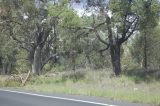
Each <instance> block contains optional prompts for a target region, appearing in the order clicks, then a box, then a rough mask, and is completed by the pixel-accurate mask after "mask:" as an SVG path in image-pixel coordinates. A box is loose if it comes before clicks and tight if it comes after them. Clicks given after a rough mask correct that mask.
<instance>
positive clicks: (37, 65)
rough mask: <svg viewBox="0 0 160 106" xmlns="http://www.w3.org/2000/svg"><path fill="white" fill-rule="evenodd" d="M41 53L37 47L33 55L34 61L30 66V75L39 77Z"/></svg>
mask: <svg viewBox="0 0 160 106" xmlns="http://www.w3.org/2000/svg"><path fill="white" fill-rule="evenodd" d="M41 51H42V48H41V47H40V46H37V48H36V49H35V53H34V60H33V64H32V73H33V74H36V75H40V74H41V73H42V72H41V71H42V70H41V67H42V64H41Z"/></svg>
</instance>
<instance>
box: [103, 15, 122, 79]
mask: <svg viewBox="0 0 160 106" xmlns="http://www.w3.org/2000/svg"><path fill="white" fill-rule="evenodd" d="M106 22H107V29H108V38H109V44H110V56H111V62H112V67H113V71H114V72H115V75H116V76H119V75H120V74H121V59H120V52H121V51H120V47H121V43H119V40H118V38H117V39H115V40H113V35H112V27H111V19H110V18H109V17H106Z"/></svg>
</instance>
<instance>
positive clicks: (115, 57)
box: [110, 44, 121, 76]
mask: <svg viewBox="0 0 160 106" xmlns="http://www.w3.org/2000/svg"><path fill="white" fill-rule="evenodd" d="M110 55H111V62H112V67H113V71H114V72H115V75H116V76H119V75H120V74H121V58H120V45H117V44H116V45H113V46H111V47H110Z"/></svg>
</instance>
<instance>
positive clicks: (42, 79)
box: [0, 69, 160, 105]
mask: <svg viewBox="0 0 160 106" xmlns="http://www.w3.org/2000/svg"><path fill="white" fill-rule="evenodd" d="M149 78H151V77H149ZM137 79H138V83H137ZM4 83H7V82H5V78H4V77H1V78H0V86H1V85H3V86H8V85H9V86H14V82H12V83H11V82H8V83H11V84H8V85H7V84H4ZM15 85H17V84H15ZM159 88H160V82H159V80H156V79H154V80H150V82H148V81H145V80H143V78H140V77H139V76H128V75H122V76H120V77H115V76H114V74H113V73H112V71H111V70H109V69H108V71H106V70H91V69H84V70H78V71H76V72H72V71H65V72H57V73H48V74H46V75H43V76H37V77H31V78H30V79H29V81H28V82H27V85H26V86H25V87H23V89H27V90H35V91H40V92H57V93H65V94H76V95H87V96H99V97H106V98H110V99H114V100H126V101H130V102H139V103H148V104H154V105H160V92H159Z"/></svg>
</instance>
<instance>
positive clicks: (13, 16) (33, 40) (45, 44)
mask: <svg viewBox="0 0 160 106" xmlns="http://www.w3.org/2000/svg"><path fill="white" fill-rule="evenodd" d="M1 3H2V4H3V7H4V8H3V10H4V13H3V14H2V16H1V17H2V19H3V21H4V23H3V25H4V26H5V28H6V29H7V30H9V32H10V36H11V37H12V39H13V40H15V41H17V43H18V45H19V46H20V47H21V48H23V49H25V50H26V51H27V52H28V60H29V61H30V63H31V66H32V67H31V68H32V72H33V73H35V74H41V73H42V69H43V67H44V65H45V64H46V63H47V62H48V61H49V60H50V59H53V57H55V56H56V54H54V51H53V49H54V48H53V44H54V40H55V39H54V37H56V25H57V22H58V20H59V15H60V14H61V13H62V12H63V11H64V10H65V9H66V8H68V7H67V5H66V3H67V2H64V1H62V2H58V3H56V4H50V3H49V2H48V1H45V0H44V1H42V0H40V1H39V2H38V1H34V0H27V1H26V0H20V1H19V0H7V1H6V0H2V2H1ZM51 7H54V9H55V10H54V12H55V13H56V14H52V13H53V11H50V10H51Z"/></svg>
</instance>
